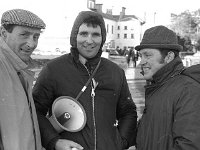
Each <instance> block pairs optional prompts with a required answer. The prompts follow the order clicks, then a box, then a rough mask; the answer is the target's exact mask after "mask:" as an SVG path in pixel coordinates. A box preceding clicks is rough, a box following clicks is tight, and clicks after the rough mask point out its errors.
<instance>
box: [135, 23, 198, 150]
mask: <svg viewBox="0 0 200 150" xmlns="http://www.w3.org/2000/svg"><path fill="white" fill-rule="evenodd" d="M135 49H136V50H138V51H139V54H140V57H141V62H140V64H141V69H142V74H143V76H144V79H146V80H147V81H148V83H149V84H148V85H146V86H145V90H146V91H145V98H146V99H145V109H144V112H143V116H142V118H141V120H140V122H139V127H138V134H137V150H199V149H200V142H199V141H200V100H199V97H200V65H196V66H192V67H190V68H184V66H183V63H182V61H181V59H180V57H179V51H181V50H182V46H180V45H179V44H178V41H177V36H176V34H175V33H174V32H173V31H172V30H170V29H168V28H167V27H165V26H155V27H152V28H150V29H147V30H146V31H145V33H144V36H143V39H142V41H141V43H140V45H138V46H136V47H135Z"/></svg>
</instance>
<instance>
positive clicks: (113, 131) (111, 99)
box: [33, 11, 137, 150]
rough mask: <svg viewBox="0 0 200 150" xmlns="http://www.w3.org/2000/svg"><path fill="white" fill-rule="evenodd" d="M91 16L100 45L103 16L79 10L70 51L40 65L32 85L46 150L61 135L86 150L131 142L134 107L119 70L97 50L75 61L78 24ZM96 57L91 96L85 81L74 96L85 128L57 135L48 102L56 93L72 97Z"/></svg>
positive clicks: (117, 149) (110, 149) (115, 149)
mask: <svg viewBox="0 0 200 150" xmlns="http://www.w3.org/2000/svg"><path fill="white" fill-rule="evenodd" d="M90 16H95V17H98V18H99V20H100V21H101V23H102V24H101V25H100V27H101V31H102V32H103V33H102V39H103V40H102V41H103V42H102V45H101V48H102V46H103V44H104V42H105V38H106V37H105V34H106V32H105V31H106V30H105V25H104V22H103V18H102V17H101V16H100V15H99V14H97V13H95V12H91V11H90V12H87V11H86V12H82V13H81V14H80V15H79V17H78V18H79V19H77V20H76V21H75V23H74V26H73V29H72V34H71V41H70V42H71V45H72V48H71V53H70V54H66V55H63V56H61V57H59V58H56V59H54V60H53V61H51V62H49V63H48V64H47V65H46V66H45V67H44V68H43V69H42V71H41V73H40V75H39V77H38V79H37V81H36V84H35V86H34V89H33V97H34V101H35V105H36V109H37V113H38V118H39V125H40V131H41V136H42V143H43V146H44V147H45V148H46V149H47V150H53V149H54V146H55V142H56V141H57V140H58V139H59V138H63V139H67V140H72V141H74V142H76V143H78V144H80V145H82V146H83V148H84V149H85V150H123V149H125V148H128V147H129V146H132V145H134V144H135V137H136V124H137V113H136V106H135V104H134V102H133V100H132V98H131V94H130V91H129V88H128V84H127V81H126V77H125V74H124V71H123V69H121V68H120V67H119V66H117V65H116V64H115V63H113V62H111V61H109V60H108V59H105V58H101V53H102V49H101V48H100V50H99V52H98V54H97V55H96V56H95V57H94V58H92V59H88V60H87V65H84V64H82V63H81V62H80V61H79V58H78V55H79V53H78V50H77V48H76V35H77V33H78V28H79V26H80V25H81V24H82V23H83V22H84V20H85V19H87V18H88V17H90ZM100 60H101V62H100V65H99V68H98V70H97V72H96V74H95V75H94V77H93V78H94V80H95V81H96V82H98V85H97V87H96V88H95V90H94V93H95V96H94V97H92V96H91V92H92V85H91V84H89V85H88V87H87V88H86V90H85V91H84V92H83V93H82V95H81V96H80V97H79V99H78V101H79V103H80V104H81V105H82V106H83V108H84V110H85V112H86V116H87V122H86V125H85V127H84V128H83V129H82V130H81V131H78V132H68V131H63V132H61V133H60V134H58V132H57V131H56V130H55V129H54V128H53V127H52V125H51V124H50V122H49V121H48V119H47V118H46V117H45V116H46V114H47V112H48V111H49V110H51V107H52V103H53V102H54V100H55V99H56V98H58V97H60V96H70V97H73V98H76V97H77V95H78V93H79V92H80V90H81V89H82V88H83V86H84V85H85V83H86V82H87V81H88V79H89V77H90V75H91V73H90V72H93V71H94V69H95V68H96V66H97V64H98V62H99V61H100ZM86 66H87V67H86Z"/></svg>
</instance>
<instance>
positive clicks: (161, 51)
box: [158, 49, 179, 58]
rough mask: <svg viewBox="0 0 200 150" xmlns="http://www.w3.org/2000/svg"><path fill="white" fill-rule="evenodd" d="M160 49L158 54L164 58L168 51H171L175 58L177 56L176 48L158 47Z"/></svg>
mask: <svg viewBox="0 0 200 150" xmlns="http://www.w3.org/2000/svg"><path fill="white" fill-rule="evenodd" d="M158 50H159V51H160V54H161V55H162V57H163V58H165V57H166V56H167V55H168V53H169V52H173V53H174V55H175V58H176V57H177V56H179V51H177V50H172V49H158Z"/></svg>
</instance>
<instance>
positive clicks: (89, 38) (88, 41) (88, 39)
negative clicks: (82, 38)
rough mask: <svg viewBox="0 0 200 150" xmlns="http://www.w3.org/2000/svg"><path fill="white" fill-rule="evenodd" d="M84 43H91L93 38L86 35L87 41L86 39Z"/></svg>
mask: <svg viewBox="0 0 200 150" xmlns="http://www.w3.org/2000/svg"><path fill="white" fill-rule="evenodd" d="M86 42H87V43H89V44H90V43H93V38H92V35H88V37H87V39H86Z"/></svg>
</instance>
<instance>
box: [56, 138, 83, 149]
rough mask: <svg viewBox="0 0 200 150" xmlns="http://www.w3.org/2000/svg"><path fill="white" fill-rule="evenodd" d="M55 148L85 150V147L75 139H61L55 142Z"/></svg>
mask: <svg viewBox="0 0 200 150" xmlns="http://www.w3.org/2000/svg"><path fill="white" fill-rule="evenodd" d="M55 150H83V147H82V146H81V145H80V144H78V143H75V142H73V141H70V140H66V139H59V140H58V141H57V142H56V144H55Z"/></svg>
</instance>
